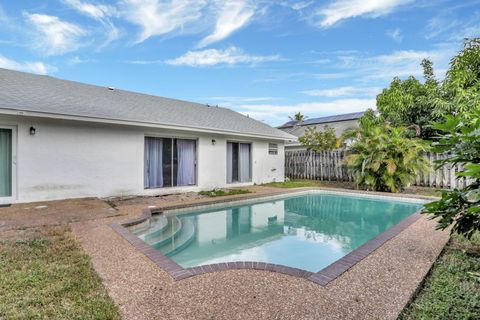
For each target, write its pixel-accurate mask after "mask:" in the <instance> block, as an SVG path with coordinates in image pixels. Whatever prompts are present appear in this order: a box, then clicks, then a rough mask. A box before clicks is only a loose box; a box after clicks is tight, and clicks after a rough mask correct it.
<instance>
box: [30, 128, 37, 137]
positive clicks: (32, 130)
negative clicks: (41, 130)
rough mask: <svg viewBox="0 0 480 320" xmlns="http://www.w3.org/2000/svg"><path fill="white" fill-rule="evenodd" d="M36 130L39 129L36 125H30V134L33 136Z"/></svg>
mask: <svg viewBox="0 0 480 320" xmlns="http://www.w3.org/2000/svg"><path fill="white" fill-rule="evenodd" d="M36 131H37V129H35V127H30V135H31V136H34V135H35V132H36Z"/></svg>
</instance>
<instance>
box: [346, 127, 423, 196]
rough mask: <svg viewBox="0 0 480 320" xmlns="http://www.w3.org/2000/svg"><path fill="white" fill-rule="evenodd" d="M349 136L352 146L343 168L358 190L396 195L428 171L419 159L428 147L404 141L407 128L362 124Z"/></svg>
mask: <svg viewBox="0 0 480 320" xmlns="http://www.w3.org/2000/svg"><path fill="white" fill-rule="evenodd" d="M350 134H351V136H350V137H352V138H353V139H354V143H353V145H352V147H351V150H350V152H349V154H348V155H347V157H346V164H347V166H348V167H349V168H350V169H352V170H353V172H354V175H355V182H356V184H357V185H358V186H360V187H363V188H365V189H367V190H375V191H389V192H399V191H401V190H402V189H404V188H405V187H408V186H409V185H410V184H411V183H412V182H414V181H415V178H416V176H417V174H418V173H420V172H426V171H428V170H429V166H428V161H427V160H426V159H425V158H424V157H423V153H424V152H425V151H427V150H428V144H427V143H426V142H425V141H423V140H420V139H411V138H408V130H407V128H404V127H392V126H391V125H389V124H387V123H381V124H364V125H361V126H360V128H359V129H357V130H356V132H351V133H350Z"/></svg>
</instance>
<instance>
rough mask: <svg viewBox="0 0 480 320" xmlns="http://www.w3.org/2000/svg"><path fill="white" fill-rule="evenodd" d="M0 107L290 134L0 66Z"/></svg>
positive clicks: (234, 115)
mask: <svg viewBox="0 0 480 320" xmlns="http://www.w3.org/2000/svg"><path fill="white" fill-rule="evenodd" d="M12 111H13V112H12ZM0 113H4V114H23V115H25V116H40V117H54V118H62V119H71V118H74V119H78V120H94V121H98V122H114V123H117V122H118V123H128V124H139V125H144V126H154V127H156V126H157V127H169V128H170V127H173V128H175V129H187V130H192V129H194V130H196V131H207V132H210V131H213V132H221V133H227V134H228V133H233V134H239V135H246V136H255V137H260V138H262V137H263V138H274V139H280V140H295V139H296V137H294V136H292V135H290V134H288V133H286V132H283V131H281V130H278V129H276V128H272V127H270V126H269V125H267V124H265V123H262V122H260V121H257V120H254V119H252V118H249V117H247V116H244V115H242V114H240V113H238V112H235V111H233V110H230V109H227V108H221V107H213V106H207V105H203V104H199V103H193V102H187V101H181V100H175V99H169V98H162V97H157V96H152V95H147V94H141V93H136V92H129V91H124V90H119V89H113V88H107V87H100V86H94V85H89V84H83V83H79V82H73V81H67V80H61V79H57V78H53V77H50V76H41V75H34V74H29V73H24V72H18V71H12V70H7V69H2V68H0Z"/></svg>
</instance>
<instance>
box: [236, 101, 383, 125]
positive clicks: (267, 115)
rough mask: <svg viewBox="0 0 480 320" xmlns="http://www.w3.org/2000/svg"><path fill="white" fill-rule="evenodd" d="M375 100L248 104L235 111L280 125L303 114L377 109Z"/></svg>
mask: <svg viewBox="0 0 480 320" xmlns="http://www.w3.org/2000/svg"><path fill="white" fill-rule="evenodd" d="M375 104H376V101H375V99H337V100H332V101H328V102H308V103H298V104H289V105H280V104H248V105H241V106H237V107H235V110H237V111H239V112H240V113H243V114H245V115H247V114H248V115H249V116H250V117H252V118H254V119H257V120H260V121H267V122H268V123H270V124H272V125H280V124H282V123H284V122H286V121H287V120H288V116H290V115H292V114H294V113H296V112H301V113H303V114H305V115H308V116H310V117H320V116H327V115H332V114H343V113H349V112H358V111H365V110H367V109H368V108H373V109H374V108H375Z"/></svg>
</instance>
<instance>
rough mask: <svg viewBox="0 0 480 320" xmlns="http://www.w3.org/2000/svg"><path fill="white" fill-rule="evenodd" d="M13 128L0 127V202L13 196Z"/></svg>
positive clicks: (6, 201) (9, 200) (7, 200)
mask: <svg viewBox="0 0 480 320" xmlns="http://www.w3.org/2000/svg"><path fill="white" fill-rule="evenodd" d="M12 167H13V130H12V129H9V128H4V127H0V204H2V203H9V202H11V200H12V198H13V173H12V172H13V170H12Z"/></svg>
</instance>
